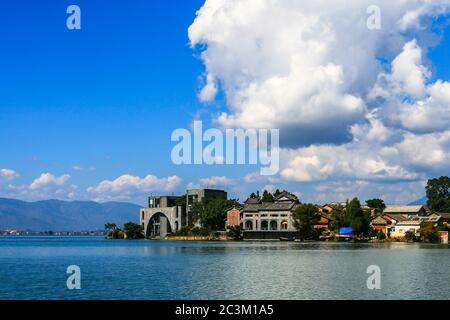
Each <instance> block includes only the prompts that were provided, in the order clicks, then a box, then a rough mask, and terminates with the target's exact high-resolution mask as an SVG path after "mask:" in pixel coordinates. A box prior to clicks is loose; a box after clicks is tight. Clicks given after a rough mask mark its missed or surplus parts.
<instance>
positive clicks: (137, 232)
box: [123, 222, 144, 239]
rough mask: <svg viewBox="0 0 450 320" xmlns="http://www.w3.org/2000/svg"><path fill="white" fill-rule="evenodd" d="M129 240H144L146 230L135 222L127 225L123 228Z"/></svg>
mask: <svg viewBox="0 0 450 320" xmlns="http://www.w3.org/2000/svg"><path fill="white" fill-rule="evenodd" d="M123 232H125V234H126V236H127V239H142V238H144V228H143V227H142V226H141V225H140V224H136V223H133V222H128V223H125V224H124V226H123Z"/></svg>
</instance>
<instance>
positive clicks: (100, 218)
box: [0, 198, 141, 231]
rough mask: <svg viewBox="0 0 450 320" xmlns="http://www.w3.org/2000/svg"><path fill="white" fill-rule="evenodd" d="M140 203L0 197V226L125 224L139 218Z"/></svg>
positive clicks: (44, 227)
mask: <svg viewBox="0 0 450 320" xmlns="http://www.w3.org/2000/svg"><path fill="white" fill-rule="evenodd" d="M140 208H141V206H139V205H136V204H132V203H127V202H117V201H111V202H104V203H99V202H95V201H89V200H87V201H82V200H77V201H65V200H57V199H49V200H40V201H34V202H28V201H22V200H18V199H10V198H0V229H28V230H33V231H48V230H53V231H84V230H99V229H103V228H104V224H105V223H107V222H111V223H116V224H117V225H118V226H123V224H124V223H126V222H129V221H132V222H137V221H138V219H139V209H140Z"/></svg>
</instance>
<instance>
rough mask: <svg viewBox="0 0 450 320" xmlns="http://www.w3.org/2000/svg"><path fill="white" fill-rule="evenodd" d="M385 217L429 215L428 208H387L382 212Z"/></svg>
mask: <svg viewBox="0 0 450 320" xmlns="http://www.w3.org/2000/svg"><path fill="white" fill-rule="evenodd" d="M383 214H385V215H402V216H405V217H406V218H407V217H408V216H427V215H430V214H431V210H430V209H429V208H428V206H387V207H386V208H385V209H384V210H383Z"/></svg>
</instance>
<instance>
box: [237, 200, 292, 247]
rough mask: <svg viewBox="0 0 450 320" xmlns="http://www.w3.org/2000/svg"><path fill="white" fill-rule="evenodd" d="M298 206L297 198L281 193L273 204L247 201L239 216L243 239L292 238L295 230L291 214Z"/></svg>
mask: <svg viewBox="0 0 450 320" xmlns="http://www.w3.org/2000/svg"><path fill="white" fill-rule="evenodd" d="M299 205H300V202H299V200H298V198H297V197H296V196H295V195H293V194H291V193H288V192H282V193H281V194H280V195H279V196H277V197H276V198H275V199H274V202H263V201H262V200H261V199H260V198H249V199H247V201H245V203H244V207H243V208H242V214H241V217H242V226H243V229H244V239H247V240H265V239H267V240H272V239H279V238H284V237H286V238H290V239H292V238H294V237H295V234H296V229H295V227H294V224H293V219H292V214H293V212H294V210H295V209H296V208H297V207H298V206H299Z"/></svg>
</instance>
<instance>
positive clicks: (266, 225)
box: [261, 220, 269, 230]
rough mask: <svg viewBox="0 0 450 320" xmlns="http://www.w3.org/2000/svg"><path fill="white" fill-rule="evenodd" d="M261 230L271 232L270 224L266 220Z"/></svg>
mask: <svg viewBox="0 0 450 320" xmlns="http://www.w3.org/2000/svg"><path fill="white" fill-rule="evenodd" d="M261 230H269V222H267V221H266V220H263V221H261Z"/></svg>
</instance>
